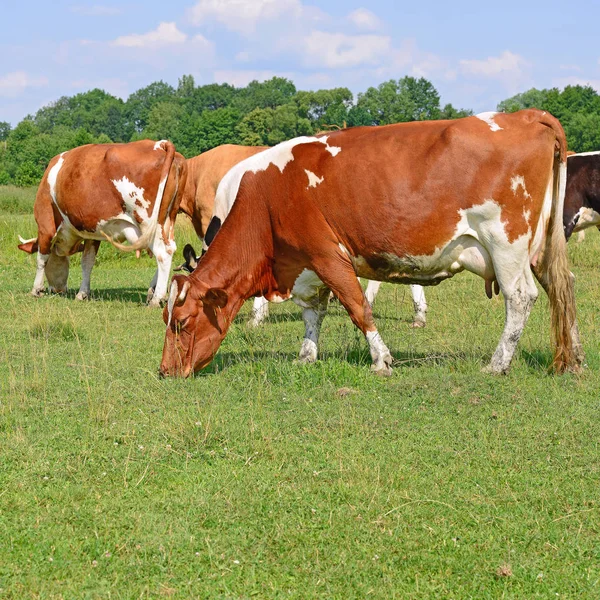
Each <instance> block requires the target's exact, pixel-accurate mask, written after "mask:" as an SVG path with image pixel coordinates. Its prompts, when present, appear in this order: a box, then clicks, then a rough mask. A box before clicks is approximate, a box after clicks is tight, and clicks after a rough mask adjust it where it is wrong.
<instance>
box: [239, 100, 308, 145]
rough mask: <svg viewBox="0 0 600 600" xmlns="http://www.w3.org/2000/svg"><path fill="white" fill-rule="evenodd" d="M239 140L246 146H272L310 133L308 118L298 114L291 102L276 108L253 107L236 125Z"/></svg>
mask: <svg viewBox="0 0 600 600" xmlns="http://www.w3.org/2000/svg"><path fill="white" fill-rule="evenodd" d="M238 133H239V138H240V142H241V143H242V144H244V145H246V146H273V145H274V144H278V143H280V142H283V141H284V140H289V139H291V138H293V137H297V136H299V135H308V134H310V133H312V126H311V123H310V121H309V120H308V119H306V118H302V117H299V116H298V109H297V108H296V107H295V106H294V105H293V104H284V105H283V106H278V107H277V108H275V109H273V108H255V109H254V110H253V111H252V112H250V113H248V114H247V115H246V116H245V117H244V118H243V119H242V121H241V123H240V124H239V126H238Z"/></svg>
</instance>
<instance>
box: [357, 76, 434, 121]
mask: <svg viewBox="0 0 600 600" xmlns="http://www.w3.org/2000/svg"><path fill="white" fill-rule="evenodd" d="M356 104H357V107H358V108H361V109H363V111H364V113H361V117H362V115H364V114H365V113H367V114H368V115H369V116H370V122H369V123H368V124H369V125H387V124H389V123H402V122H406V121H423V120H428V119H438V118H439V117H440V95H439V94H438V92H437V90H436V89H435V87H433V84H432V83H431V82H430V81H427V79H424V78H423V77H421V78H420V79H415V78H414V77H404V78H403V79H399V80H398V81H395V80H394V79H391V80H390V81H386V82H384V83H382V84H380V85H379V86H378V87H376V88H374V87H371V88H369V89H368V90H367V91H366V92H365V93H364V94H359V95H358V101H357V103H356ZM363 124H367V123H363Z"/></svg>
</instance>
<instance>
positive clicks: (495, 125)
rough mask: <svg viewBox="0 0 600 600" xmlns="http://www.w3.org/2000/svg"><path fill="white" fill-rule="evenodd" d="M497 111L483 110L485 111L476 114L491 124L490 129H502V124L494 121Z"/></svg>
mask: <svg viewBox="0 0 600 600" xmlns="http://www.w3.org/2000/svg"><path fill="white" fill-rule="evenodd" d="M497 114H498V113H497V112H493V111H490V112H483V113H479V114H478V115H475V116H476V117H477V118H478V119H481V120H482V121H484V122H485V123H487V124H488V125H489V126H490V129H491V130H492V131H502V127H500V125H498V123H496V121H494V117H495V116H496V115H497Z"/></svg>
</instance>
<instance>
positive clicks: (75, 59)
mask: <svg viewBox="0 0 600 600" xmlns="http://www.w3.org/2000/svg"><path fill="white" fill-rule="evenodd" d="M592 5H595V6H592ZM599 19H600V3H597V2H593V3H592V2H578V3H566V2H557V1H554V0H550V1H546V2H539V1H537V0H535V1H527V0H525V1H520V2H517V1H514V0H504V2H503V3H497V2H494V3H492V2H488V3H482V2H473V1H467V0H455V1H454V2H440V1H438V0H429V1H428V2H403V1H393V0H369V1H368V2H367V1H365V0H349V1H345V2H342V1H340V0H330V1H324V0H312V1H311V0H169V1H167V2H166V1H164V0H162V1H160V2H159V1H155V0H146V1H143V2H142V1H138V2H136V1H128V0H123V1H121V2H116V1H114V0H98V2H81V1H78V0H71V1H69V0H54V1H53V2H47V1H44V2H39V1H33V2H27V1H25V2H11V3H10V5H9V6H8V7H4V8H3V27H2V29H3V32H2V36H1V38H0V121H9V122H11V123H12V124H13V125H15V124H16V123H17V122H18V121H19V120H20V119H22V118H23V117H24V116H25V115H26V114H28V113H34V112H35V111H36V110H37V109H38V108H40V107H41V106H43V105H45V104H48V103H49V102H52V101H53V100H56V99H57V98H59V97H60V96H63V95H73V94H75V93H78V92H81V91H86V90H89V89H92V88H94V87H100V88H102V89H105V90H106V91H108V92H110V93H112V94H115V95H117V96H120V97H122V98H124V99H125V98H127V96H128V95H129V94H130V93H131V92H133V91H135V90H136V89H139V88H140V87H143V86H145V85H147V84H149V83H151V82H153V81H157V80H159V79H162V80H163V81H166V82H168V83H171V84H172V85H176V84H177V80H178V78H179V77H181V75H183V74H190V73H191V74H192V75H194V77H195V79H196V83H197V84H205V83H212V82H215V81H216V82H228V83H232V84H234V85H246V84H247V83H248V82H249V81H251V80H252V79H259V80H263V79H266V78H270V77H272V76H274V75H280V76H285V77H289V78H291V79H292V80H293V81H294V82H295V83H296V86H297V87H298V88H299V89H319V88H328V87H335V86H347V87H349V88H350V89H351V90H352V91H353V92H355V93H356V92H360V91H364V90H365V89H366V88H367V87H369V86H371V85H377V84H379V83H381V82H382V81H385V80H388V79H392V78H394V79H397V78H400V77H403V76H404V75H415V76H423V77H426V78H428V79H430V80H431V81H432V82H433V83H434V85H435V86H436V88H437V89H438V90H439V92H440V94H441V96H442V102H443V103H445V102H452V103H453V104H454V105H455V106H457V107H461V108H472V109H474V110H475V111H483V110H490V109H494V108H495V106H496V104H497V103H498V102H499V101H500V100H502V99H504V98H506V97H508V96H510V95H512V94H514V93H517V92H519V91H524V90H526V89H529V88H530V87H553V86H558V87H564V86H565V85H567V84H570V83H572V84H576V83H582V84H586V83H589V84H590V85H592V86H593V87H595V88H596V89H598V90H600V63H599V58H600V49H599V48H597V46H598V34H597V27H598V26H597V23H598V21H599Z"/></svg>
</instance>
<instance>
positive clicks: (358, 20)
mask: <svg viewBox="0 0 600 600" xmlns="http://www.w3.org/2000/svg"><path fill="white" fill-rule="evenodd" d="M347 19H348V20H349V21H350V22H351V23H352V24H353V25H355V26H356V27H358V28H359V29H365V30H367V31H375V30H376V29H379V28H380V27H381V26H382V25H383V23H382V22H381V20H380V19H379V17H378V16H377V15H376V14H374V13H372V12H371V11H370V10H367V9H366V8H357V9H356V10H354V11H352V12H351V13H350V14H349V15H348V17H347Z"/></svg>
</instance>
